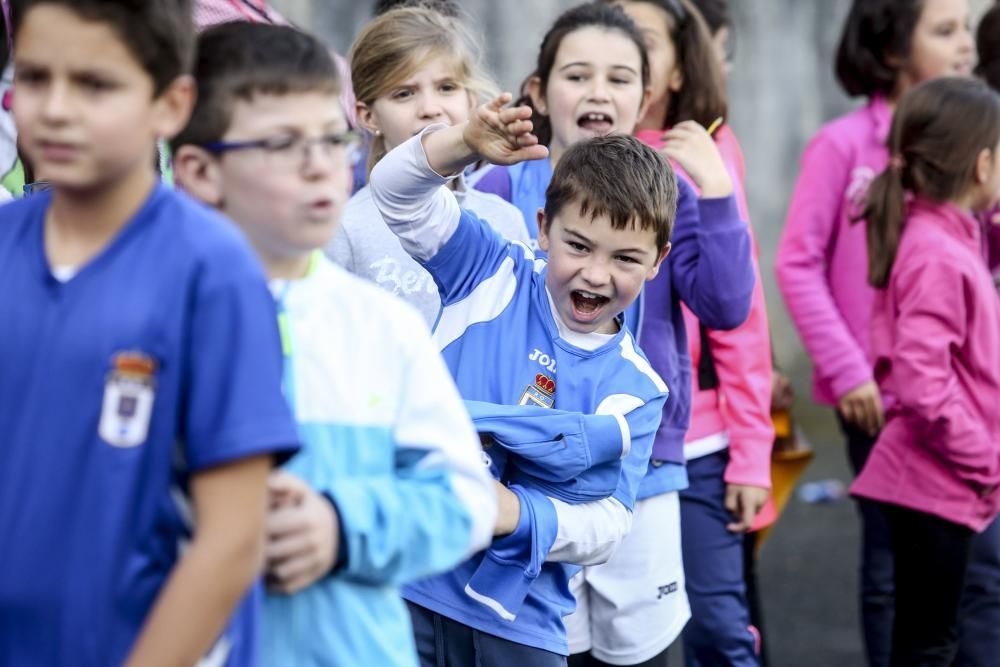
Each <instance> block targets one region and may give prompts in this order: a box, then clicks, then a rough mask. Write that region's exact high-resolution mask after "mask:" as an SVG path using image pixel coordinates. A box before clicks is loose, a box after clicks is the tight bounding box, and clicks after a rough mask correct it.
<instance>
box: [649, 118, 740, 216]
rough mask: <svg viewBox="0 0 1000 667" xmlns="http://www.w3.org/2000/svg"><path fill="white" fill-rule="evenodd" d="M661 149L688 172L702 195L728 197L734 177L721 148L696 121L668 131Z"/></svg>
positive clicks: (678, 125) (675, 126) (686, 122)
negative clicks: (730, 175) (720, 151)
mask: <svg viewBox="0 0 1000 667" xmlns="http://www.w3.org/2000/svg"><path fill="white" fill-rule="evenodd" d="M660 152H661V153H663V155H664V156H666V157H667V158H669V159H671V160H674V161H675V162H677V164H679V165H680V166H681V167H682V168H683V169H684V171H685V172H687V175H688V176H690V177H691V180H693V181H694V184H695V185H697V186H698V189H699V190H701V196H702V197H728V196H729V195H731V194H732V193H733V180H732V179H731V178H730V177H729V171H727V170H726V164H725V163H724V162H723V161H722V154H721V153H719V148H718V147H717V146H716V145H715V141H714V140H713V139H712V137H711V136H710V135H709V134H708V132H706V131H705V128H704V127H702V126H701V125H699V124H698V123H697V122H695V121H693V120H686V121H684V122H682V123H677V125H674V126H673V127H672V128H670V129H669V130H667V131H666V132H665V133H664V134H663V148H661V149H660Z"/></svg>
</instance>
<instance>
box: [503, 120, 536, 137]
mask: <svg viewBox="0 0 1000 667" xmlns="http://www.w3.org/2000/svg"><path fill="white" fill-rule="evenodd" d="M533 129H535V126H534V124H533V123H532V122H531V121H530V120H518V121H514V122H513V123H510V124H509V125H507V131H508V132H509V133H511V134H513V135H515V136H517V135H527V134H530V133H531V131H532V130H533Z"/></svg>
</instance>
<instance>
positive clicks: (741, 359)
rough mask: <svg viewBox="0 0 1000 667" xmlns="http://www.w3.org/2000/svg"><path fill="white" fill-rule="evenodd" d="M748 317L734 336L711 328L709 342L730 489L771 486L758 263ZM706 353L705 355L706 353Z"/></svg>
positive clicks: (765, 333)
mask: <svg viewBox="0 0 1000 667" xmlns="http://www.w3.org/2000/svg"><path fill="white" fill-rule="evenodd" d="M753 263H754V274H755V277H756V279H757V282H756V284H755V285H754V290H753V297H752V301H751V305H750V315H749V317H748V318H747V320H746V322H744V323H743V324H742V325H740V326H739V327H737V328H735V329H733V330H731V331H717V330H714V329H709V331H708V340H709V347H710V353H711V355H712V360H713V361H714V362H715V372H716V375H717V376H718V378H719V389H718V391H719V403H720V412H721V414H722V419H723V422H724V423H725V425H726V431H727V432H728V433H729V464H728V465H727V466H726V473H725V480H726V482H727V483H729V484H747V485H751V486H761V487H766V488H770V487H771V446H772V445H773V443H774V425H773V424H772V423H771V376H772V372H773V369H772V365H771V335H770V330H769V329H768V324H767V308H766V306H765V303H764V287H763V284H762V283H761V280H760V269H759V267H758V265H757V259H756V257H755V258H754V261H753ZM706 353H707V352H706V351H705V350H702V354H706Z"/></svg>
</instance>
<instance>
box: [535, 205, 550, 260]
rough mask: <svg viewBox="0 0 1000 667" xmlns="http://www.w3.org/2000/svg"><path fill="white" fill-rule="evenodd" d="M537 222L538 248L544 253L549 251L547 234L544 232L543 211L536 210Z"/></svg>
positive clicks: (541, 209) (542, 209)
mask: <svg viewBox="0 0 1000 667" xmlns="http://www.w3.org/2000/svg"><path fill="white" fill-rule="evenodd" d="M536 219H537V220H538V247H539V248H541V249H542V250H544V251H545V252H548V251H549V233H548V232H547V231H546V230H545V209H544V208H540V209H538V213H537V214H536Z"/></svg>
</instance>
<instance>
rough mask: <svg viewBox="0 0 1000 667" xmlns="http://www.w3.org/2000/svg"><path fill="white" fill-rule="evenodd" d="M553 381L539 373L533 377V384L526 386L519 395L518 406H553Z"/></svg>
mask: <svg viewBox="0 0 1000 667" xmlns="http://www.w3.org/2000/svg"><path fill="white" fill-rule="evenodd" d="M555 393H556V382H555V380H553V379H551V378H549V377H547V376H545V375H544V374H543V373H539V374H538V375H536V376H535V384H533V385H528V387H527V388H526V389H525V390H524V393H523V394H521V400H520V401H518V405H537V406H538V407H540V408H551V407H552V406H553V405H554V404H555Z"/></svg>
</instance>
